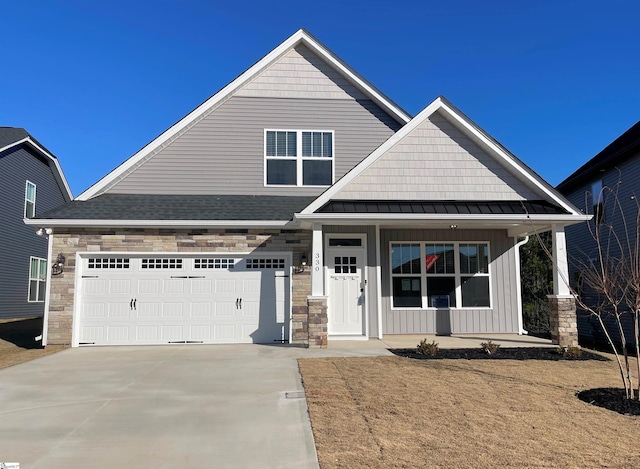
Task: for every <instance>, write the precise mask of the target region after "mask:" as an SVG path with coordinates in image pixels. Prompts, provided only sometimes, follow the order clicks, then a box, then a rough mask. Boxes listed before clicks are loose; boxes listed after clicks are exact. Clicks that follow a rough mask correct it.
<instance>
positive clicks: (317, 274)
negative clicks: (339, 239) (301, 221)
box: [307, 225, 328, 347]
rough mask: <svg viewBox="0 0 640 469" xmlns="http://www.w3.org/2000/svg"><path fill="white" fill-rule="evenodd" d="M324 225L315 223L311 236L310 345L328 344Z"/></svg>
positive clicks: (308, 305) (308, 300)
mask: <svg viewBox="0 0 640 469" xmlns="http://www.w3.org/2000/svg"><path fill="white" fill-rule="evenodd" d="M323 246H324V244H323V239H322V225H313V234H312V237H311V296H309V297H308V298H307V308H308V310H309V347H326V346H327V335H328V333H327V323H328V319H327V297H326V296H325V292H324V249H323Z"/></svg>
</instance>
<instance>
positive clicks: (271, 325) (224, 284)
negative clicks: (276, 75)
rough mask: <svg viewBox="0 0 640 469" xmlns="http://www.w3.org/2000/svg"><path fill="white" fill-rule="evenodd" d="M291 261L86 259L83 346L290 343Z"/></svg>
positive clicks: (81, 309)
mask: <svg viewBox="0 0 640 469" xmlns="http://www.w3.org/2000/svg"><path fill="white" fill-rule="evenodd" d="M288 273H289V265H288V262H287V258H286V257H283V256H268V257H258V256H248V257H231V256H229V257H197V258H193V257H175V256H171V257H169V256H163V257H122V256H120V257H115V256H114V257H106V256H102V255H101V256H87V257H83V258H82V278H81V288H80V298H79V308H78V310H79V316H80V317H79V318H77V319H78V325H77V328H76V331H77V334H78V340H77V343H78V344H79V345H132V344H140V345H143V344H147V345H148V344H168V343H209V344H215V343H225V344H226V343H251V342H253V343H278V342H286V341H288V339H289V277H288Z"/></svg>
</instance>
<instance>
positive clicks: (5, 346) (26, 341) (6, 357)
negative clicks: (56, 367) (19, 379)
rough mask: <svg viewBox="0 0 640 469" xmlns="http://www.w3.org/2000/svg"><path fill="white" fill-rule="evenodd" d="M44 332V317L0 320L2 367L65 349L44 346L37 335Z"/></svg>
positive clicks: (0, 366)
mask: <svg viewBox="0 0 640 469" xmlns="http://www.w3.org/2000/svg"><path fill="white" fill-rule="evenodd" d="M41 333H42V318H29V319H3V320H0V369H1V368H7V367H9V366H13V365H18V364H20V363H24V362H27V361H30V360H34V359H36V358H39V357H42V356H45V355H50V354H52V353H55V352H59V351H60V350H63V349H65V348H66V347H64V346H55V345H49V346H47V347H46V348H44V347H42V342H41V341H36V340H35V337H37V336H39V335H40V334H41Z"/></svg>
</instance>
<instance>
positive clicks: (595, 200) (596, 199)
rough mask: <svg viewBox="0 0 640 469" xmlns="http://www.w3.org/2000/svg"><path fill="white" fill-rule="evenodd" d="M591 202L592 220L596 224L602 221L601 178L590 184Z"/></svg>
mask: <svg viewBox="0 0 640 469" xmlns="http://www.w3.org/2000/svg"><path fill="white" fill-rule="evenodd" d="M591 203H592V206H593V207H592V208H593V212H592V213H593V220H594V221H595V222H596V225H600V224H602V223H604V192H603V190H602V179H598V180H597V181H595V182H594V183H593V184H591Z"/></svg>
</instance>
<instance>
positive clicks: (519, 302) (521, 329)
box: [513, 236, 529, 335]
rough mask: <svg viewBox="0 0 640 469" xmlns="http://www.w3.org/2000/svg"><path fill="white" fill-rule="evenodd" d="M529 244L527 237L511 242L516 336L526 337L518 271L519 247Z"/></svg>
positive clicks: (520, 275) (519, 270)
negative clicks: (513, 259)
mask: <svg viewBox="0 0 640 469" xmlns="http://www.w3.org/2000/svg"><path fill="white" fill-rule="evenodd" d="M528 242H529V236H527V237H526V238H525V239H523V240H522V241H520V242H518V238H514V240H513V248H514V251H515V253H514V254H515V256H514V258H515V264H516V265H515V269H516V305H517V306H516V307H517V310H518V334H520V335H523V334H524V335H527V334H529V332H528V331H526V330H525V329H524V318H523V309H522V285H521V281H522V279H521V277H522V274H521V269H520V247H522V246H524V245H525V244H527V243H528Z"/></svg>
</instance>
